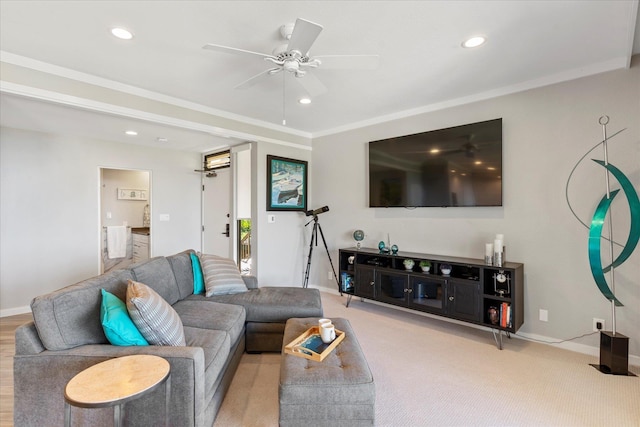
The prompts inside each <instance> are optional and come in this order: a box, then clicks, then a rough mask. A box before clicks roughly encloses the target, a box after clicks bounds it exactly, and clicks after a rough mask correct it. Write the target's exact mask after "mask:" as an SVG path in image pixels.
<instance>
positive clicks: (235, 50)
mask: <svg viewBox="0 0 640 427" xmlns="http://www.w3.org/2000/svg"><path fill="white" fill-rule="evenodd" d="M202 48H203V49H208V50H213V51H215V52H221V53H231V54H234V55H243V56H251V57H256V56H259V57H261V58H273V59H275V57H274V56H273V55H268V54H266V53H259V52H252V51H250V50H244V49H238V48H235V47H229V46H222V45H219V44H212V43H207V44H205V45H204V46H202Z"/></svg>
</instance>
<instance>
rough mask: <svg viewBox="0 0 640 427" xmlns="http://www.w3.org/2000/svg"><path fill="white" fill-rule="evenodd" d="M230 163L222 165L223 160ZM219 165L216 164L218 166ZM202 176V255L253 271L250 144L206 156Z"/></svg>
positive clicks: (244, 271)
mask: <svg viewBox="0 0 640 427" xmlns="http://www.w3.org/2000/svg"><path fill="white" fill-rule="evenodd" d="M225 155H227V156H228V162H227V163H226V164H225V165H224V166H221V165H220V158H222V157H224V156H225ZM216 161H217V163H215V162H216ZM203 162H204V172H203V174H202V211H203V212H202V225H203V230H202V251H203V252H204V253H208V254H213V255H218V256H222V257H225V258H230V259H233V260H235V262H236V263H237V264H238V268H239V269H240V271H241V272H242V274H253V271H252V268H251V257H252V251H251V246H252V245H251V244H252V236H251V144H250V143H248V144H243V145H241V146H235V147H232V148H231V149H230V150H228V151H226V152H222V153H212V154H206V155H205V156H204V158H203Z"/></svg>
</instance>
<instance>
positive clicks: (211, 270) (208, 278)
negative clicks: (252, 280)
mask: <svg viewBox="0 0 640 427" xmlns="http://www.w3.org/2000/svg"><path fill="white" fill-rule="evenodd" d="M198 256H199V257H200V267H201V268H202V274H203V276H204V287H205V289H206V293H205V295H206V296H208V297H210V296H213V295H228V294H237V293H240V292H246V291H248V289H247V285H245V283H244V280H242V276H241V275H240V270H238V266H237V265H236V263H235V262H233V260H231V259H229V258H223V257H219V256H216V255H206V254H198Z"/></svg>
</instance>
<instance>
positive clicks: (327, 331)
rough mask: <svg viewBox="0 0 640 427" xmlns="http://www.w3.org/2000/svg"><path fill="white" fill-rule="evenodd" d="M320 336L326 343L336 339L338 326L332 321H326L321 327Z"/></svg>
mask: <svg viewBox="0 0 640 427" xmlns="http://www.w3.org/2000/svg"><path fill="white" fill-rule="evenodd" d="M320 338H321V339H322V342H323V343H325V344H329V343H330V342H331V341H333V340H335V339H336V328H335V327H334V326H333V325H332V324H331V323H325V324H323V325H322V326H321V327H320Z"/></svg>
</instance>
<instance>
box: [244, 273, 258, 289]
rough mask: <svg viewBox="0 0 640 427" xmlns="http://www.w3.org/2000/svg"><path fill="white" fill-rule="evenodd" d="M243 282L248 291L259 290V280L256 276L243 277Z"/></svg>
mask: <svg viewBox="0 0 640 427" xmlns="http://www.w3.org/2000/svg"><path fill="white" fill-rule="evenodd" d="M242 280H244V284H245V285H247V288H248V289H258V278H257V277H256V276H250V275H243V276H242Z"/></svg>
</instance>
